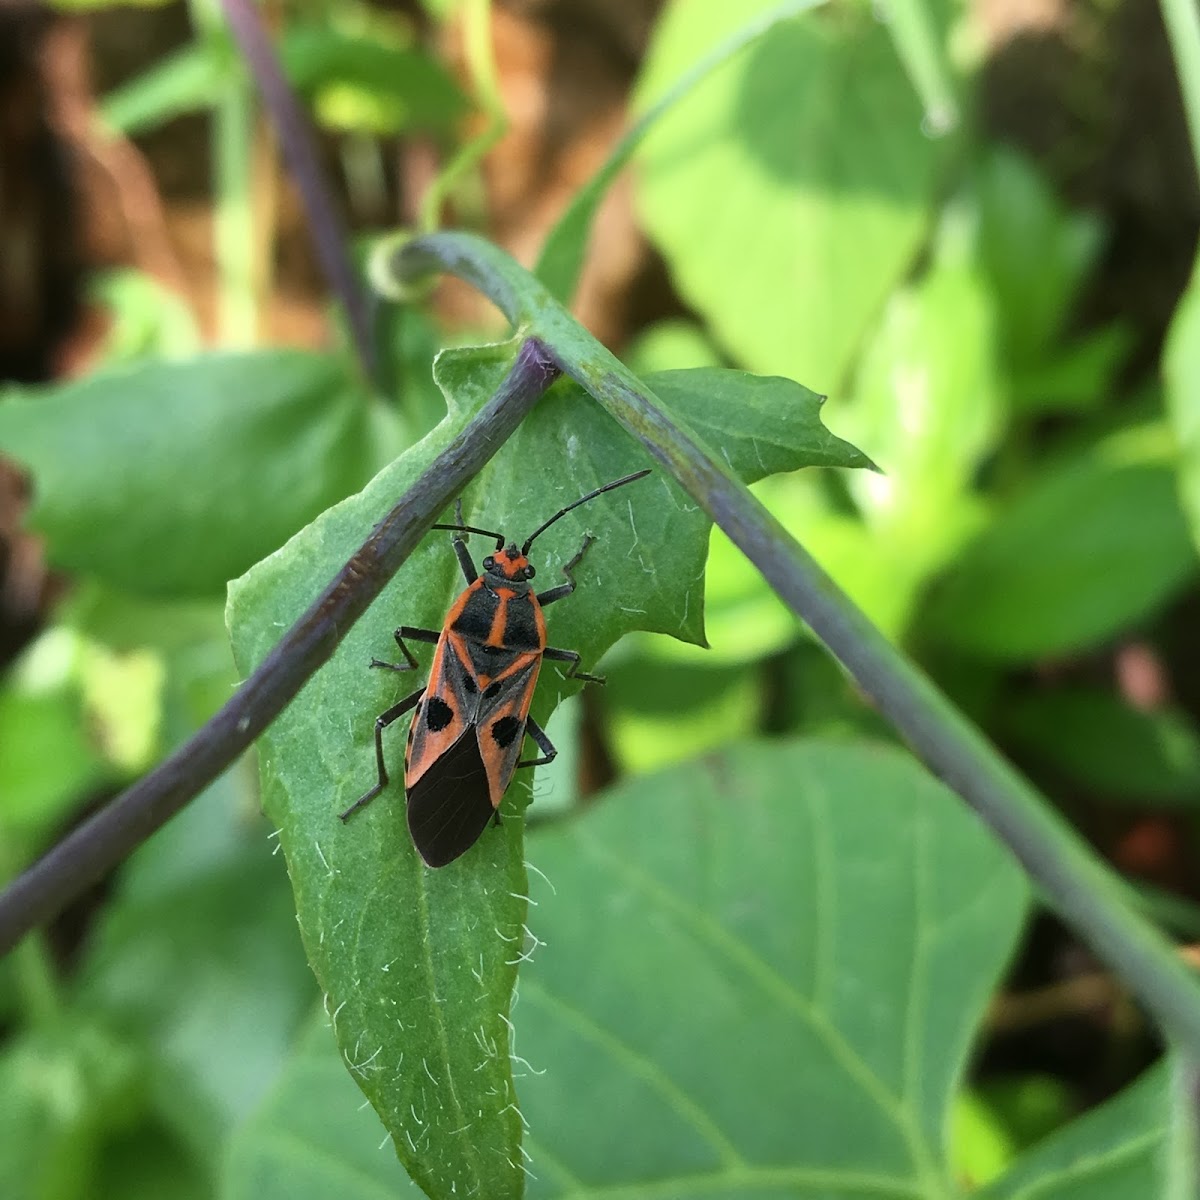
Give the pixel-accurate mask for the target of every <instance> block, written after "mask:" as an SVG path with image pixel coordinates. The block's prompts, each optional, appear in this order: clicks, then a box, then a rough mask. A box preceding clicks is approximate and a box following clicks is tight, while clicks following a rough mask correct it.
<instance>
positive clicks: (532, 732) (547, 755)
mask: <svg viewBox="0 0 1200 1200" xmlns="http://www.w3.org/2000/svg"><path fill="white" fill-rule="evenodd" d="M525 732H526V733H527V734H529V736H530V737H531V738H533V740H534V741H535V742H537V744H538V749H539V750H540V751H541V752H542V757H541V758H530V759H523V760H522V761H521V762H519V763H517V766H518V767H544V766H545V765H546V764H547V763H552V762H553V761H554V760H555V759H556V758H557V757H558V750H557V749H556V748H555V746H554V743H553V742H552V741H551V740H550V739H549V738H548V737H547V736H546V731H545V730H544V729H543V728H542V727H541V726H540V725H539V724H538V723H537V722H536V721H535V720H534V719H533V718H532V717H527V718H526V720H525Z"/></svg>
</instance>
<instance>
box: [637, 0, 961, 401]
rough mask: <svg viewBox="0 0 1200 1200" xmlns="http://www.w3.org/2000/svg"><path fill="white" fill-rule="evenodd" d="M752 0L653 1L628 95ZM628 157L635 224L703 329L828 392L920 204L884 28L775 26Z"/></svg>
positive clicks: (833, 22)
mask: <svg viewBox="0 0 1200 1200" xmlns="http://www.w3.org/2000/svg"><path fill="white" fill-rule="evenodd" d="M767 7H768V5H767V3H766V0H754V3H752V4H749V5H747V4H740V5H730V4H726V3H723V0H686V2H682V0H681V2H677V3H674V4H672V5H671V6H669V7H668V9H667V10H666V13H665V16H664V17H663V19H662V21H661V22H660V25H659V27H658V30H657V33H656V35H655V40H654V43H653V45H652V47H651V51H650V54H649V57H648V59H647V63H646V67H645V69H644V72H643V76H642V78H641V79H640V80H639V83H638V91H639V94H640V95H641V96H647V95H656V94H658V93H659V92H660V91H662V90H663V89H664V87H665V85H666V83H667V82H668V81H670V80H673V79H674V78H675V77H676V76H678V75H679V74H680V73H681V71H682V70H683V69H684V68H686V67H687V66H689V65H690V64H691V63H692V62H694V61H696V60H697V59H698V58H699V57H700V56H701V55H702V54H703V53H704V52H705V50H707V49H708V48H709V47H710V46H712V45H713V44H715V43H716V42H717V41H718V40H719V39H720V38H722V37H724V36H725V35H726V34H728V33H729V32H731V31H732V30H733V29H735V28H736V27H738V26H739V25H741V24H744V23H745V22H746V20H747V18H748V17H751V16H753V15H754V14H755V13H757V12H761V11H762V10H763V9H765V8H767ZM639 158H640V163H641V169H640V171H639V184H640V187H639V207H640V210H641V213H642V216H643V220H644V222H645V224H646V227H647V229H648V231H649V233H650V235H651V237H652V238H653V240H654V241H655V243H656V244H657V245H658V247H659V248H660V249H661V250H662V252H663V254H664V255H665V256H666V259H667V262H668V265H669V266H670V269H671V273H672V276H673V278H674V281H675V284H676V286H677V287H678V288H679V290H680V291H681V293H682V294H683V296H684V298H685V299H686V300H687V301H688V303H689V304H690V305H691V306H693V307H694V308H696V309H697V310H698V311H699V312H701V313H702V314H703V315H704V317H705V319H706V320H707V322H708V324H709V326H710V327H711V329H712V330H713V332H714V334H715V335H716V337H717V339H718V340H719V341H720V342H721V343H723V345H724V346H726V347H727V348H728V349H729V351H730V352H732V353H733V354H734V355H735V356H736V357H737V358H738V359H739V360H740V361H742V362H743V363H745V365H747V366H749V367H751V368H752V369H754V370H756V371H761V372H778V373H779V374H783V375H788V376H791V377H793V378H804V379H809V380H815V381H817V382H818V383H819V384H820V385H821V386H822V387H827V388H831V389H832V388H834V387H835V386H837V384H838V383H839V381H840V379H841V378H842V376H843V374H844V372H845V371H846V368H847V367H848V366H849V363H850V360H851V357H852V355H853V353H854V351H855V349H856V347H857V345H858V343H859V342H860V340H861V339H862V337H863V335H864V333H865V332H866V330H867V328H868V326H869V323H870V322H871V320H872V319H873V317H874V316H875V314H876V312H877V310H878V309H879V307H880V305H881V304H882V303H883V300H884V298H885V297H886V296H887V294H888V292H889V291H890V290H891V288H892V287H893V286H894V284H895V283H896V281H897V280H898V279H899V277H900V276H901V275H902V274H903V273H904V271H905V270H906V268H907V267H908V265H909V263H910V261H911V259H912V257H913V255H914V253H915V252H916V250H917V249H918V247H919V245H920V242H921V240H922V238H923V236H924V234H925V229H926V224H927V221H928V219H929V215H930V210H931V205H932V200H933V188H934V184H935V176H936V171H935V165H936V159H937V148H936V146H935V145H934V143H933V141H932V140H931V139H930V138H928V137H926V136H925V134H924V133H923V132H922V129H921V108H920V104H919V102H918V100H917V98H916V96H915V95H914V94H913V92H912V89H911V87H910V86H909V83H908V81H907V79H906V78H905V75H904V71H903V70H902V68H901V66H900V64H899V63H898V62H897V60H896V56H895V53H894V51H893V49H892V46H891V44H890V41H889V37H888V33H887V31H886V30H885V29H884V28H883V26H882V25H881V24H880V23H879V22H878V21H877V20H875V19H874V17H873V16H872V15H871V14H870V13H869V12H867V11H862V10H860V9H857V8H846V7H842V8H839V9H838V11H837V12H836V13H835V12H832V11H825V10H821V11H818V12H816V13H812V14H808V15H807V16H805V17H803V18H801V19H799V20H796V21H792V22H789V23H784V24H780V25H777V26H775V27H774V28H773V29H771V30H770V31H769V32H768V33H767V34H765V35H764V36H763V38H762V39H761V40H760V41H758V42H757V43H755V45H754V46H753V47H752V48H751V49H750V50H748V51H747V52H746V53H744V54H741V55H739V56H738V58H737V59H736V60H735V61H734V62H732V63H730V64H729V65H728V66H726V67H723V68H721V69H720V70H719V71H716V72H714V73H713V75H712V76H711V77H709V78H707V79H706V80H705V81H704V83H703V84H701V85H700V86H698V87H697V88H696V89H695V91H694V92H692V93H691V94H690V95H689V96H688V97H687V100H686V101H685V102H684V103H681V104H679V105H678V107H677V108H675V109H673V110H672V111H671V112H670V113H668V114H666V115H665V116H663V118H662V119H661V121H660V122H659V124H658V126H657V128H656V129H654V130H653V131H652V132H651V134H650V136H649V137H648V138H647V140H646V144H645V147H644V150H643V152H642V153H641V154H640V155H639ZM715 197H719V203H714V202H713V201H714V198H715Z"/></svg>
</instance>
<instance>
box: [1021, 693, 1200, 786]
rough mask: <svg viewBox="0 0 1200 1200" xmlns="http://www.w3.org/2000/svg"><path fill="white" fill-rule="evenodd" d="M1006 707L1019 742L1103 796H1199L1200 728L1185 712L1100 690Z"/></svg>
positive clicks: (1054, 695)
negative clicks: (1148, 706) (1146, 706)
mask: <svg viewBox="0 0 1200 1200" xmlns="http://www.w3.org/2000/svg"><path fill="white" fill-rule="evenodd" d="M1001 712H1002V718H1001V719H1002V730H1003V733H1004V734H1005V735H1006V736H1007V737H1008V738H1009V739H1011V740H1012V742H1013V743H1014V744H1015V745H1017V746H1019V747H1021V748H1022V749H1024V750H1025V751H1026V752H1027V753H1029V754H1031V755H1033V756H1035V757H1036V758H1037V759H1039V760H1040V761H1042V762H1043V763H1046V764H1048V765H1049V766H1051V767H1053V768H1054V769H1055V770H1057V771H1059V772H1061V773H1062V774H1064V775H1066V776H1067V777H1068V778H1070V779H1071V780H1073V781H1075V782H1076V783H1081V784H1083V785H1085V786H1086V787H1088V788H1091V789H1094V790H1095V791H1096V792H1098V793H1099V794H1100V795H1102V796H1110V797H1115V798H1119V799H1122V800H1124V801H1126V802H1130V801H1132V802H1135V803H1136V802H1138V801H1143V802H1144V801H1147V800H1149V801H1157V802H1163V801H1172V800H1174V801H1186V802H1191V803H1195V802H1196V801H1198V800H1200V735H1198V734H1197V732H1196V729H1195V727H1194V726H1193V725H1192V723H1191V722H1190V721H1189V720H1188V718H1187V716H1186V715H1185V714H1184V713H1182V712H1179V711H1176V710H1170V709H1168V710H1159V711H1155V712H1144V711H1141V710H1139V709H1136V708H1131V707H1130V706H1129V705H1128V704H1126V703H1124V702H1123V701H1122V700H1120V699H1119V698H1118V697H1117V696H1115V695H1113V694H1112V693H1111V692H1102V691H1099V690H1090V691H1085V690H1073V691H1066V692H1047V693H1044V694H1039V695H1033V696H1027V697H1024V698H1022V699H1020V700H1015V699H1012V698H1010V699H1008V700H1006V701H1005V703H1004V704H1003V706H1002V707H1001Z"/></svg>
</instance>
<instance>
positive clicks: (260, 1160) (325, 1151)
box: [219, 1013, 412, 1200]
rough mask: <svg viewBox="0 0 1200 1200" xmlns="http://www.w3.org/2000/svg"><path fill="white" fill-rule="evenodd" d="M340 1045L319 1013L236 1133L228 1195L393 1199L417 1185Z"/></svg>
mask: <svg viewBox="0 0 1200 1200" xmlns="http://www.w3.org/2000/svg"><path fill="white" fill-rule="evenodd" d="M333 1047H334V1040H333V1034H332V1033H331V1032H330V1029H329V1018H328V1017H326V1016H325V1015H324V1013H319V1014H318V1015H317V1016H316V1017H315V1018H314V1019H313V1020H312V1021H311V1023H310V1024H309V1027H308V1029H307V1030H306V1031H305V1033H304V1036H303V1037H302V1038H301V1039H300V1043H299V1045H298V1047H297V1048H296V1050H295V1052H294V1053H293V1054H292V1056H291V1058H290V1060H289V1062H288V1065H287V1069H286V1070H285V1071H284V1072H283V1073H282V1075H281V1076H280V1078H279V1080H278V1082H277V1083H276V1086H275V1087H274V1088H273V1089H272V1091H271V1094H270V1095H269V1096H268V1097H267V1098H266V1100H265V1101H264V1102H263V1104H262V1105H261V1106H260V1107H259V1109H258V1111H257V1112H255V1114H254V1115H253V1116H252V1117H251V1118H250V1119H249V1120H248V1121H246V1122H245V1123H244V1124H243V1125H242V1126H241V1128H240V1129H239V1130H238V1131H237V1133H236V1134H235V1135H234V1137H233V1138H232V1139H231V1141H230V1144H229V1153H228V1155H227V1158H226V1162H225V1165H224V1169H223V1172H222V1183H221V1188H220V1191H219V1195H220V1196H221V1198H222V1200H328V1198H329V1197H330V1196H340V1197H342V1198H343V1200H386V1198H388V1197H393V1196H397V1195H404V1194H407V1193H409V1192H411V1190H412V1188H411V1185H410V1184H409V1183H408V1180H407V1179H406V1177H405V1175H404V1171H403V1169H402V1168H401V1166H400V1164H399V1163H398V1162H397V1161H396V1156H395V1155H394V1154H393V1153H392V1152H391V1150H390V1149H389V1148H388V1146H387V1141H388V1134H387V1133H386V1132H385V1130H384V1128H383V1126H382V1125H381V1124H380V1123H379V1118H378V1117H377V1116H375V1114H374V1113H373V1112H371V1111H370V1110H369V1109H365V1108H364V1106H363V1104H362V1101H361V1100H360V1099H359V1096H358V1092H357V1090H356V1089H355V1087H354V1083H353V1082H352V1080H351V1079H350V1077H349V1076H348V1075H347V1074H346V1071H345V1068H344V1066H343V1064H342V1063H341V1062H340V1061H339V1059H338V1057H337V1054H336V1052H335V1051H334V1048H333Z"/></svg>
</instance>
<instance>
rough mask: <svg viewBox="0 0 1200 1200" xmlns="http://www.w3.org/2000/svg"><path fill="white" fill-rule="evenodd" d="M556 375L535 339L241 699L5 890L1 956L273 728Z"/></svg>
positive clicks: (0, 900)
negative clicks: (423, 537)
mask: <svg viewBox="0 0 1200 1200" xmlns="http://www.w3.org/2000/svg"><path fill="white" fill-rule="evenodd" d="M558 374H559V371H558V368H557V367H556V366H555V365H554V362H553V360H552V358H551V357H550V355H549V353H548V352H547V350H546V348H545V347H544V346H543V345H541V343H540V342H538V341H537V339H535V338H530V339H529V340H527V341H526V342H525V343H524V345H523V346H522V347H521V349H520V351H519V352H518V354H517V358H516V361H515V362H514V364H513V367H512V369H511V370H510V371H509V373H508V375H507V377H506V378H505V380H504V382H503V383H502V384H501V385H500V387H499V389H498V390H497V392H496V394H495V395H494V396H493V397H492V398H491V399H490V400H489V401H488V402H487V404H485V405H484V406H483V408H482V409H481V410H480V411H479V412H478V413H477V414H476V415H475V417H474V418H473V419H472V421H471V423H470V424H469V425H468V426H467V427H466V429H464V430H463V431H462V433H460V434H459V435H458V437H456V438H455V439H454V441H452V442H451V443H450V445H449V446H447V447H446V449H445V450H443V451H442V452H441V454H439V455H438V456H437V458H436V459H434V461H433V463H431V464H430V466H429V469H428V470H427V471H425V473H424V474H423V475H422V476H421V478H420V479H418V480H417V482H416V483H415V484H414V485H413V486H412V487H411V488H410V489H409V490H408V491H407V492H405V493H404V495H403V496H401V497H400V499H399V501H398V502H397V503H396V505H395V507H393V508H392V509H391V511H390V512H388V513H387V515H386V516H384V518H383V519H382V520H381V521H380V522H379V524H378V525H376V526H375V528H374V529H373V530H372V532H371V535H370V536H369V537H368V538H367V539H366V541H365V542H364V543H363V544H362V546H360V547H359V549H358V550H357V551H355V553H354V554H353V555H352V556H351V558H350V560H349V561H348V562H347V563H346V565H345V566H344V567H343V568H342V569H341V570H340V571H339V572H338V574H337V575H336V576H335V577H334V579H333V581H332V582H331V583H330V584H329V585H328V586H327V587H326V588H325V590H324V591H323V592H322V593H321V594H320V595H319V596H318V597H317V598H316V600H314V601H313V603H312V604H311V605H310V606H309V608H308V611H307V612H305V613H304V615H303V616H302V617H300V619H299V620H298V621H297V622H296V623H295V624H294V625H293V626H292V627H291V629H289V630H288V632H287V633H286V634H285V635H284V636H283V638H281V639H280V641H279V642H278V643H277V644H276V646H275V647H274V649H272V651H271V652H270V654H268V655H267V657H266V658H265V659H264V660H263V662H262V665H261V666H260V667H259V668H258V670H256V671H255V672H254V674H253V675H251V676H250V678H249V679H247V680H246V681H245V682H244V683H243V684H242V686H241V687H240V688H239V689H238V692H237V694H236V695H235V696H234V697H233V698H232V699H231V700H230V701H229V702H228V703H227V704H226V705H225V706H224V707H223V708H222V709H221V710H220V711H219V712H218V713H217V714H216V715H215V716H214V717H213V718H212V719H211V720H210V721H208V723H207V724H205V725H204V727H203V728H202V729H200V730H198V731H197V732H196V733H195V734H193V735H192V737H191V738H189V739H188V741H186V742H185V743H184V744H183V745H182V746H181V747H180V748H179V749H178V750H176V751H175V753H174V754H172V755H171V756H170V757H169V758H167V759H165V760H164V761H163V762H162V763H160V764H159V765H158V766H157V767H156V768H155V769H154V770H153V771H151V772H150V774H148V775H146V776H144V777H143V778H142V779H140V780H138V782H137V783H135V784H134V785H133V786H132V787H130V788H127V789H126V790H125V791H124V792H122V793H121V794H120V795H119V796H118V797H117V798H116V799H115V800H113V801H112V802H111V803H110V804H108V805H106V806H105V807H104V808H103V809H101V810H100V811H99V812H98V813H96V814H95V815H94V816H93V817H90V818H89V819H88V820H87V821H85V822H84V823H83V824H82V825H80V826H79V827H78V828H76V829H75V830H73V831H72V832H71V833H69V834H68V835H67V836H66V837H65V838H64V839H63V840H62V841H61V842H59V844H58V845H57V846H55V847H54V848H53V849H52V850H51V851H50V852H49V853H48V854H46V855H45V857H43V858H42V859H41V860H40V861H38V862H37V863H35V864H34V865H33V866H32V867H30V868H29V869H28V870H27V871H25V872H24V873H23V874H21V875H19V876H18V877H17V878H16V879H15V880H14V881H13V883H12V884H11V885H10V886H9V887H8V888H6V889H5V891H4V892H3V893H0V956H2V955H4V954H6V953H7V952H8V951H9V950H11V949H12V948H13V946H15V945H16V944H17V943H18V942H19V941H20V940H21V938H22V937H24V935H25V934H26V933H28V932H29V931H30V930H31V929H33V928H34V927H35V926H37V925H41V924H43V923H45V922H46V921H48V920H50V918H51V917H53V916H54V915H55V914H57V913H58V912H61V911H62V909H63V908H64V907H65V906H66V905H67V904H68V903H69V902H70V901H71V900H72V899H74V898H75V897H76V896H77V895H79V893H80V892H81V891H83V889H84V888H86V887H88V886H90V885H91V884H92V883H94V882H96V880H98V879H100V878H102V877H103V876H104V875H105V874H107V873H108V872H109V871H111V870H112V869H113V867H115V866H116V865H117V864H118V863H120V862H121V861H123V860H124V859H125V858H126V857H127V856H128V855H129V854H130V853H131V852H132V851H133V850H134V849H136V848H137V847H138V846H139V845H140V844H141V843H142V842H144V841H145V840H146V839H147V838H148V837H149V836H150V835H151V834H152V833H154V832H155V830H157V829H159V828H160V827H161V826H162V825H164V824H165V823H166V822H167V821H168V820H169V819H170V818H171V817H173V816H174V815H175V814H176V813H177V812H178V811H179V810H180V809H181V808H183V806H184V805H185V804H187V802H188V801H189V800H191V799H192V798H193V797H195V796H197V795H198V794H199V793H200V792H201V791H203V789H204V788H206V787H207V786H208V785H209V784H210V783H212V781H213V780H214V779H216V778H217V777H218V776H219V775H221V774H222V773H223V772H224V771H225V770H226V768H227V767H229V766H230V765H231V764H232V763H233V761H234V760H235V759H236V758H237V757H238V755H239V754H241V753H242V751H243V750H245V749H246V748H247V747H248V746H249V745H250V744H251V743H252V742H253V741H254V739H255V738H257V737H258V735H259V734H260V733H262V731H263V730H264V729H266V727H267V726H268V725H270V723H271V722H272V721H273V720H274V719H275V718H276V717H277V716H278V715H279V714H280V713H281V712H282V711H283V709H284V708H285V707H286V705H287V704H288V703H289V702H290V701H291V700H292V699H293V698H294V697H295V695H296V693H297V692H299V691H300V689H301V688H302V687H303V686H304V684H305V683H306V682H307V681H308V678H309V677H310V676H311V675H312V674H313V673H314V672H315V671H316V670H317V669H318V668H319V667H320V666H321V665H322V664H324V663H325V662H327V661H328V660H329V658H330V657H331V656H332V655H333V652H334V650H335V649H336V648H337V645H338V643H339V642H340V641H341V640H342V638H343V637H345V636H346V634H347V633H348V632H349V631H350V628H351V626H353V624H354V622H355V621H357V620H358V618H359V617H361V616H362V615H363V613H364V612H366V610H367V608H368V607H369V605H370V604H371V602H372V601H373V600H374V599H375V598H376V597H377V596H378V595H379V594H380V592H382V591H383V589H384V587H385V586H386V585H387V583H388V581H389V580H390V579H391V578H392V576H393V575H395V573H396V572H397V571H398V570H399V569H400V566H401V564H402V563H403V562H404V560H405V559H406V558H407V557H408V556H409V555H410V554H411V553H412V551H413V550H414V549H415V547H416V545H417V543H418V542H419V541H420V539H421V538H422V536H423V535H424V533H425V531H426V530H427V529H428V528H429V526H430V525H431V524H432V523H433V521H434V520H436V518H437V516H438V514H439V513H441V512H442V511H443V510H444V509H445V507H446V505H447V504H449V503H450V501H451V500H453V499H454V498H455V497H456V496H458V495H461V493H462V490H463V488H464V487H465V486H466V484H467V483H468V482H469V481H470V480H471V479H472V478H474V476H475V475H477V474H478V473H479V471H480V470H481V469H482V468H483V466H484V464H485V463H487V462H488V460H489V459H490V458H491V457H492V455H493V454H495V453H496V451H497V450H499V449H500V447H501V446H503V445H504V443H505V441H506V440H507V439H508V438H509V437H510V436H511V434H512V433H513V432H514V431H515V430H516V428H517V426H518V425H519V424H520V422H521V420H522V418H523V417H524V416H525V414H526V413H528V412H529V410H530V409H531V408H532V407H533V406H534V404H535V403H536V402H537V400H538V398H539V397H540V396H541V394H542V393H543V392H544V391H545V390H546V388H548V387H549V386H550V384H551V383H553V381H554V380H555V379H556V378H557V377H558Z"/></svg>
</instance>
